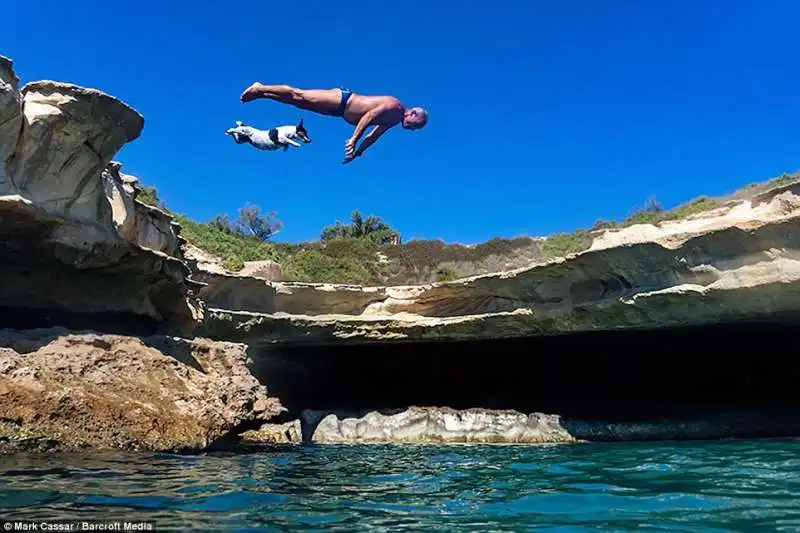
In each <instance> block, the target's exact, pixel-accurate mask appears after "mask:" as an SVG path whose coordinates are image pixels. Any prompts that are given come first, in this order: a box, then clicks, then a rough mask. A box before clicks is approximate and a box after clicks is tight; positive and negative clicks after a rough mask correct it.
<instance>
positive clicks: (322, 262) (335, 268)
mask: <svg viewBox="0 0 800 533" xmlns="http://www.w3.org/2000/svg"><path fill="white" fill-rule="evenodd" d="M282 266H283V268H284V278H285V279H287V280H293V281H306V282H317V283H354V284H370V283H371V281H372V275H371V274H370V271H369V270H368V269H367V268H366V266H364V264H363V263H362V262H360V261H358V260H356V259H353V258H350V257H332V256H330V255H327V254H324V253H322V252H321V251H319V250H301V251H299V252H297V253H296V254H294V255H292V256H290V257H288V258H287V259H286V260H285V261H284V263H283V265H282Z"/></svg>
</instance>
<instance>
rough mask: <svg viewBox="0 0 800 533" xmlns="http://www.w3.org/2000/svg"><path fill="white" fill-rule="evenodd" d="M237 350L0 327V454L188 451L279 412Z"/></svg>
mask: <svg viewBox="0 0 800 533" xmlns="http://www.w3.org/2000/svg"><path fill="white" fill-rule="evenodd" d="M245 350H246V346H244V345H241V344H234V343H224V342H212V341H206V340H194V341H188V340H183V339H180V338H174V337H164V336H154V337H147V338H137V337H127V336H121V335H98V334H93V333H69V332H67V331H65V330H29V331H24V332H14V331H8V330H5V331H0V450H1V451H5V452H8V451H14V450H33V451H43V450H59V451H66V450H78V449H82V448H94V449H127V450H148V451H168V452H179V451H182V452H187V451H199V450H203V449H206V448H208V447H210V446H214V445H215V444H217V443H220V442H221V441H223V440H224V439H225V438H226V437H230V436H232V435H233V434H235V433H237V432H239V431H242V430H245V429H247V428H248V427H253V426H258V425H259V424H260V423H263V422H266V421H267V420H269V419H270V418H272V417H273V416H275V415H276V414H278V413H279V412H280V411H281V407H280V403H279V402H278V400H276V399H275V398H270V397H268V396H267V390H266V388H265V387H264V386H263V385H261V384H259V383H258V381H256V379H255V378H254V377H253V376H252V375H251V374H250V371H249V370H248V366H247V365H248V361H247V359H248V358H247V354H246V351H245Z"/></svg>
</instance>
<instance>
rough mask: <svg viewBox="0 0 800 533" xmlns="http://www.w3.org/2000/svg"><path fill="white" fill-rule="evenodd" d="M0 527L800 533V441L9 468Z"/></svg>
mask: <svg viewBox="0 0 800 533" xmlns="http://www.w3.org/2000/svg"><path fill="white" fill-rule="evenodd" d="M0 516H1V517H2V518H0V520H3V519H5V520H9V519H11V520H20V521H24V520H48V521H49V520H56V519H71V520H103V521H112V520H125V521H140V520H141V521H147V522H149V523H151V524H152V525H154V526H155V528H156V529H154V530H157V531H167V530H187V531H188V530H197V531H366V530H370V531H448V532H449V531H480V532H490V531H532V530H535V531H560V532H590V531H591V532H597V531H670V532H677V531H703V532H722V531H736V532H745V531H746V532H749V531H800V442H794V441H788V440H787V441H738V442H734V441H731V442H720V443H679V444H672V443H668V444H648V443H641V444H586V445H572V446H548V447H531V446H477V445H475V446H401V445H379V446H340V447H337V446H311V445H309V446H298V447H285V448H269V449H264V450H260V451H258V452H257V453H247V454H215V455H206V456H194V457H186V456H170V455H152V454H113V455H95V454H89V455H54V456H49V457H30V456H6V457H0Z"/></svg>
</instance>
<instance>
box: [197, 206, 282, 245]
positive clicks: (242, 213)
mask: <svg viewBox="0 0 800 533" xmlns="http://www.w3.org/2000/svg"><path fill="white" fill-rule="evenodd" d="M276 216H277V213H276V212H275V211H270V212H269V213H266V214H265V215H262V214H261V210H260V209H259V207H258V206H255V205H250V204H247V205H245V206H244V207H242V208H240V209H239V216H238V217H237V218H236V220H235V221H231V220H230V219H229V218H228V215H226V214H222V215H217V216H216V217H214V219H213V220H211V221H210V222H209V224H210V225H212V226H214V227H216V228H218V229H220V230H222V231H224V232H225V233H229V234H231V235H238V236H240V237H255V238H257V239H259V240H261V241H266V240H268V239H270V238H272V237H274V236H275V235H276V234H277V233H278V232H279V231H280V230H281V229H282V228H283V223H282V222H281V221H280V220H278V219H277V218H275V217H276Z"/></svg>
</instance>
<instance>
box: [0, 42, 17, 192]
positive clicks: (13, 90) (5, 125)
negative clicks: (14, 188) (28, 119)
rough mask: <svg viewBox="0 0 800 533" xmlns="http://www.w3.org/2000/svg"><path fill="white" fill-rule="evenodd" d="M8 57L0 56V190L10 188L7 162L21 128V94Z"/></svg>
mask: <svg viewBox="0 0 800 533" xmlns="http://www.w3.org/2000/svg"><path fill="white" fill-rule="evenodd" d="M18 84H19V79H18V78H17V75H16V74H15V73H14V69H13V65H12V62H11V60H10V59H8V58H6V57H3V56H0V191H2V190H6V189H8V188H10V186H11V184H10V182H9V179H10V178H9V177H8V170H7V168H8V164H9V162H10V161H9V159H10V157H11V155H12V154H13V153H14V149H15V148H16V146H17V140H18V139H19V134H20V130H21V129H22V95H21V94H20V92H19V88H18V87H17V85H18Z"/></svg>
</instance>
